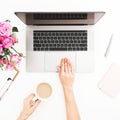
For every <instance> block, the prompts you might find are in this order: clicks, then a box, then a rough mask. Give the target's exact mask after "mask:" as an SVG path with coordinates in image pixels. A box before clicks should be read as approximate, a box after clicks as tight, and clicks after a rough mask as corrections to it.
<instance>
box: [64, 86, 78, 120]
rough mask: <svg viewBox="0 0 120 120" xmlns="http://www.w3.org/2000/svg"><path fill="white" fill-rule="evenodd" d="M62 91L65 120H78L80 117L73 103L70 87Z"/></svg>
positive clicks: (73, 98)
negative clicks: (64, 104) (65, 113)
mask: <svg viewBox="0 0 120 120" xmlns="http://www.w3.org/2000/svg"><path fill="white" fill-rule="evenodd" d="M63 90H64V96H65V103H66V112H67V120H80V115H79V112H78V108H77V105H76V102H75V97H74V93H73V89H72V87H68V88H65V87H64V88H63Z"/></svg>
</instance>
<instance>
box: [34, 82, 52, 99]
mask: <svg viewBox="0 0 120 120" xmlns="http://www.w3.org/2000/svg"><path fill="white" fill-rule="evenodd" d="M36 93H37V95H38V97H40V98H42V99H47V98H48V97H50V96H51V94H52V87H51V85H50V84H48V83H45V82H43V83H39V84H38V85H37V87H36Z"/></svg>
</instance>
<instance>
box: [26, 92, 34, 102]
mask: <svg viewBox="0 0 120 120" xmlns="http://www.w3.org/2000/svg"><path fill="white" fill-rule="evenodd" d="M34 97H35V94H34V93H31V94H30V95H28V97H27V98H26V100H27V101H31V100H32V99H33V98H34Z"/></svg>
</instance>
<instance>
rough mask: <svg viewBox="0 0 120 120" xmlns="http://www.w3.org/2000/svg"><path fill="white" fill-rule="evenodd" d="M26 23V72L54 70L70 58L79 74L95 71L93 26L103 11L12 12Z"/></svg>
mask: <svg viewBox="0 0 120 120" xmlns="http://www.w3.org/2000/svg"><path fill="white" fill-rule="evenodd" d="M15 14H16V15H17V17H18V18H19V19H20V20H21V21H23V23H25V24H26V71H27V72H56V70H57V69H56V67H57V66H58V65H59V64H60V60H61V58H64V57H66V58H69V59H70V61H71V62H72V64H73V66H74V70H75V71H76V72H78V73H89V72H93V71H94V64H95V62H94V25H95V23H97V21H99V20H100V18H101V17H102V16H103V15H104V14H105V12H15Z"/></svg>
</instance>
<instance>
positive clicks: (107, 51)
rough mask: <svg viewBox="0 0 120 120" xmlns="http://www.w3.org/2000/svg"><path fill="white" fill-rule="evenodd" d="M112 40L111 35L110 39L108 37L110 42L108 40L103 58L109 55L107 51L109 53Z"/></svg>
mask: <svg viewBox="0 0 120 120" xmlns="http://www.w3.org/2000/svg"><path fill="white" fill-rule="evenodd" d="M112 39H113V34H112V35H111V37H110V40H109V43H108V46H107V49H106V51H105V55H104V57H107V56H108V53H109V51H110V46H111V43H112Z"/></svg>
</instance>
